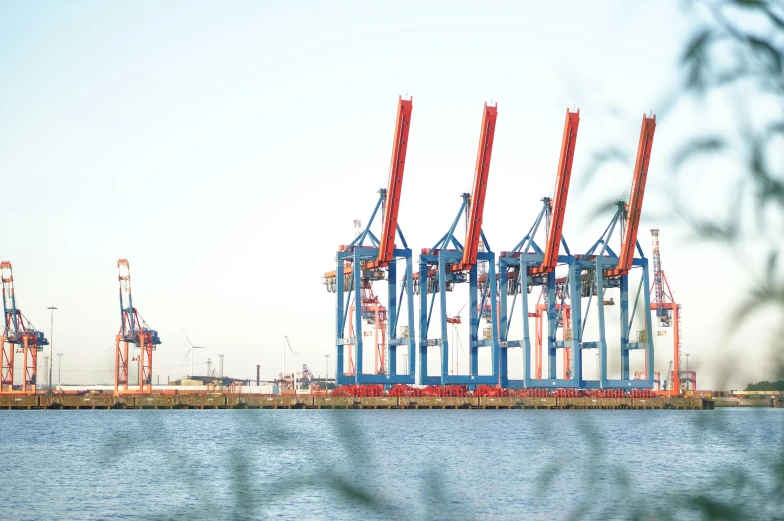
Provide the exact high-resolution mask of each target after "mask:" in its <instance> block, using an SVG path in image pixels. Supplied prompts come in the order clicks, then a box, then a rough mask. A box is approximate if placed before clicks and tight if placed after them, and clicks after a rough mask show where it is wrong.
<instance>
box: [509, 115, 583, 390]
mask: <svg viewBox="0 0 784 521" xmlns="http://www.w3.org/2000/svg"><path fill="white" fill-rule="evenodd" d="M579 125H580V111H579V110H576V111H574V112H572V111H570V110H569V109H567V110H566V119H565V121H564V128H563V135H562V138H561V151H560V156H559V159H558V169H557V170H556V177H555V190H554V193H553V197H552V198H550V197H544V198H543V199H542V209H541V210H540V211H539V215H537V217H536V219H535V220H534V223H533V225H531V228H530V229H529V230H528V233H527V234H526V235H525V236H524V237H523V239H522V240H521V241H520V242H518V243H517V245H516V246H515V247H514V248H513V249H512V250H511V251H508V252H501V254H500V256H499V259H498V271H499V274H500V281H501V284H500V287H501V291H500V293H501V295H500V308H501V321H500V322H501V323H500V328H499V329H500V337H501V382H502V385H503V386H505V387H507V386H508V387H512V388H519V387H579V385H580V380H581V378H582V364H581V362H580V360H576V362H577V363H576V364H573V363H572V362H571V353H572V352H573V353H575V359H580V352H579V346H578V344H577V341H576V339H575V337H574V335H573V329H572V328H571V327H569V326H570V324H569V320H570V318H571V314H570V313H571V307H570V306H569V303H568V302H566V297H567V296H568V294H569V293H568V287H567V286H565V285H563V284H562V285H561V286H560V287H559V286H558V284H557V283H556V277H555V268H556V266H558V265H559V264H563V263H567V264H572V263H573V260H574V258H573V257H572V256H571V253H570V251H569V246H568V245H567V244H566V240H565V239H564V237H563V225H564V219H565V217H566V203H567V199H568V197H569V184H570V181H571V177H572V163H573V161H574V152H575V148H576V146H577V130H578V128H579ZM543 223H544V227H545V230H546V231H545V234H546V235H545V243H544V248H542V247H540V246H539V244H538V243H537V242H536V238H537V235H538V231H539V229H540V227H541V225H542V224H543ZM561 246H563V250H564V254H565V255H561ZM572 278H574V277H572ZM571 283H572V284H574V281H573V280H572V281H571ZM567 284H568V283H567ZM534 286H540V287H541V288H542V295H543V296H544V302H543V303H537V307H536V309H535V311H534V312H529V310H528V308H529V304H528V294H529V293H530V292H531V291H532V290H533V287H534ZM518 296H519V299H520V302H521V308H522V310H521V313H520V315H521V317H520V319H521V325H522V335H523V337H522V340H510V339H509V326H510V325H511V321H512V319H513V317H514V310H515V304H516V302H517V299H518ZM509 297H512V298H511V302H510V301H509V300H510V299H509ZM540 298H541V297H540ZM578 298H579V297H578ZM574 300H575V299H574V293H573V294H572V301H574ZM543 314H544V315H545V316H546V317H547V357H548V374H547V378H546V379H544V380H542V379H541V374H542V360H541V351H540V349H541V345H542V344H541V342H542V340H541V337H542V335H543V332H542V327H543V324H542V319H543V316H542V315H543ZM532 316H533V317H536V319H537V322H536V328H537V329H536V332H537V352H536V353H535V355H536V367H535V375H534V376H535V377H534V378H532V375H531V372H532V369H534V368H533V367H532V365H531V334H530V324H529V317H532ZM567 317H568V318H567ZM565 318H566V320H564V319H565ZM564 324H566V327H563V326H564ZM559 327H561V329H562V331H563V338H562V340H556V332H557V330H558V328H559ZM518 347H522V357H523V379H522V380H516V381H513V380H510V379H509V377H508V357H509V349H511V348H518ZM558 349H563V350H564V355H563V356H564V362H563V372H564V374H563V378H560V379H559V378H556V352H557V350H558ZM573 365H574V367H573Z"/></svg>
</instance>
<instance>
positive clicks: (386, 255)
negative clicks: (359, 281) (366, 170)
mask: <svg viewBox="0 0 784 521" xmlns="http://www.w3.org/2000/svg"><path fill="white" fill-rule="evenodd" d="M413 108H414V106H413V101H412V100H410V99H409V100H404V99H403V98H402V97H400V98H399V100H398V107H397V123H396V125H395V136H394V139H393V141H392V159H391V160H390V163H389V182H388V183H387V190H386V199H385V203H384V221H383V224H382V228H381V243H380V244H379V248H378V258H377V259H376V260H375V261H368V262H367V263H366V267H367V268H368V269H373V268H383V267H386V266H388V265H389V262H390V261H391V260H392V257H393V254H394V250H395V234H396V233H397V216H398V212H399V210H400V195H401V192H402V190H403V172H404V170H405V167H406V152H407V151H408V131H409V129H410V128H411V111H412V110H413Z"/></svg>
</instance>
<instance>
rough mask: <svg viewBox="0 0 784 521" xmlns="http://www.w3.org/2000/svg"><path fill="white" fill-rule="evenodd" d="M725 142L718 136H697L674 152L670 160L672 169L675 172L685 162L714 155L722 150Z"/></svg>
mask: <svg viewBox="0 0 784 521" xmlns="http://www.w3.org/2000/svg"><path fill="white" fill-rule="evenodd" d="M726 146H727V143H726V141H725V140H724V139H723V138H721V137H719V136H699V137H696V138H693V139H691V140H689V141H687V142H686V143H684V144H683V145H681V147H680V148H679V149H678V150H677V151H676V152H675V154H674V155H673V159H672V166H673V169H675V170H677V169H678V168H680V167H681V165H683V163H684V162H686V161H687V160H689V159H691V158H693V157H695V156H698V155H704V154H714V153H716V152H719V151H722V150H724V148H725V147H726Z"/></svg>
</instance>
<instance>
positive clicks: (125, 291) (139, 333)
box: [114, 259, 161, 394]
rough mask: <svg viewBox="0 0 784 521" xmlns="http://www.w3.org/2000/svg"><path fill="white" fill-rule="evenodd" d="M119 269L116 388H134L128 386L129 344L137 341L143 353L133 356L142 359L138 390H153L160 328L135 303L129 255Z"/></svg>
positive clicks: (116, 392)
mask: <svg viewBox="0 0 784 521" xmlns="http://www.w3.org/2000/svg"><path fill="white" fill-rule="evenodd" d="M117 271H118V273H119V275H118V279H119V281H120V331H119V332H118V333H117V336H116V337H115V351H114V392H115V394H120V393H127V392H134V391H129V389H128V383H129V382H128V362H129V358H128V357H129V352H128V346H129V344H134V345H135V346H136V347H137V348H139V355H138V356H135V357H134V358H133V361H137V362H138V363H139V388H138V390H136V391H135V392H139V393H150V392H152V353H153V351H155V349H156V347H157V346H158V345H160V343H161V339H160V337H159V336H158V332H157V331H155V330H153V329H150V327H149V326H148V325H147V322H145V321H144V319H143V318H142V317H141V316H140V315H139V312H138V311H137V310H136V308H135V307H133V297H132V296H131V268H130V266H129V264H128V260H127V259H120V260H118V261H117ZM120 344H122V347H121V346H120ZM120 386H122V389H120Z"/></svg>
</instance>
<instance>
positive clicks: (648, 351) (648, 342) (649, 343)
mask: <svg viewBox="0 0 784 521" xmlns="http://www.w3.org/2000/svg"><path fill="white" fill-rule="evenodd" d="M648 276H649V274H648V259H643V265H642V280H643V284H642V292H643V297H642V298H643V304H644V305H645V307H644V308H643V309H644V310H645V313H643V316H644V317H645V332H646V336H647V338H646V339H645V361H646V363H647V364H648V374H647V375H646V376H647V377H648V386H649V387H650V388H653V359H654V356H653V355H654V352H653V326H652V325H651V315H650V313H649V312H648V310H649V309H651V290H650V288H651V286H650V281H649V280H648Z"/></svg>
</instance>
